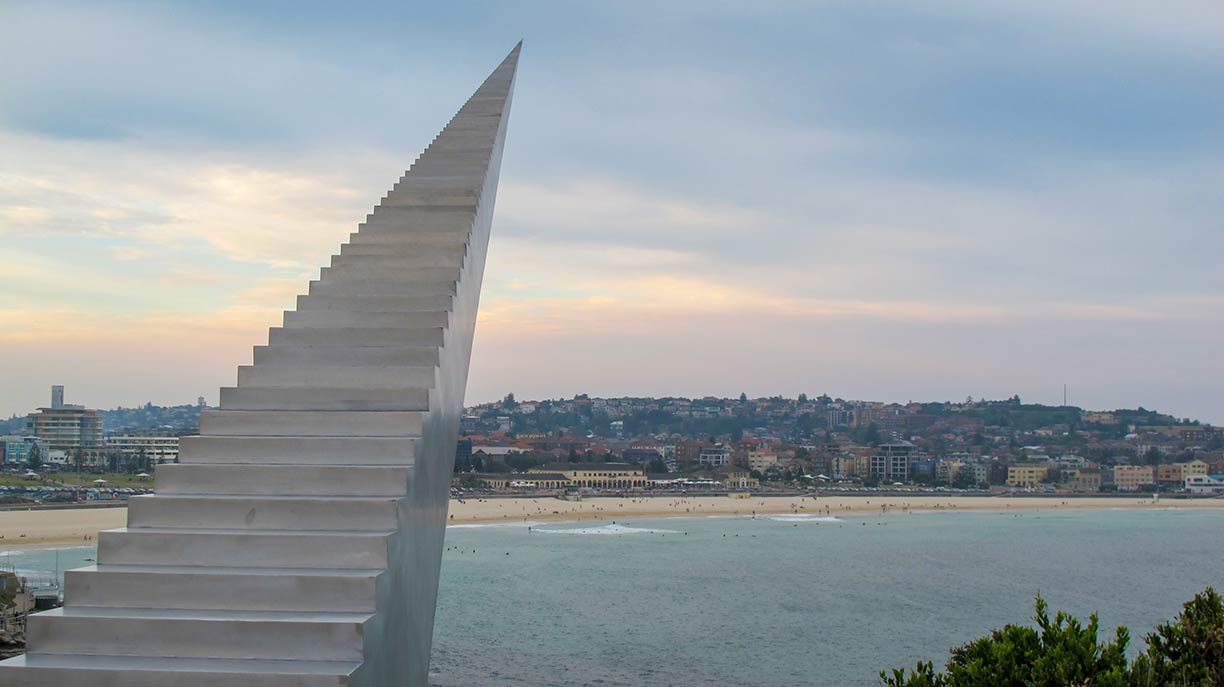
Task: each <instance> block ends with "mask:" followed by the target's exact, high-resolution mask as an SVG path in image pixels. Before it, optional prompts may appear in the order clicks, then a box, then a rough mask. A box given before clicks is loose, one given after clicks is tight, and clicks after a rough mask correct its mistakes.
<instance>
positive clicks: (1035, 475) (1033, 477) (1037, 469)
mask: <svg viewBox="0 0 1224 687" xmlns="http://www.w3.org/2000/svg"><path fill="white" fill-rule="evenodd" d="M1049 474H1050V469H1049V467H1047V466H1046V465H1044V464H1042V465H1033V464H1029V465H1009V466H1007V486H1009V487H1035V486H1037V485H1038V484H1041V483H1042V481H1044V480H1045V478H1046V476H1047V475H1049Z"/></svg>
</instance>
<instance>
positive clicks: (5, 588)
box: [0, 570, 35, 637]
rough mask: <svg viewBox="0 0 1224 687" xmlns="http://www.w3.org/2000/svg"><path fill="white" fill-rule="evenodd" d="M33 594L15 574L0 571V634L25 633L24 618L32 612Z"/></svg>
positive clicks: (33, 605) (33, 604)
mask: <svg viewBox="0 0 1224 687" xmlns="http://www.w3.org/2000/svg"><path fill="white" fill-rule="evenodd" d="M34 607H35V599H34V593H33V592H31V591H30V588H29V587H27V586H26V584H25V581H24V580H22V579H21V578H20V577H18V576H17V574H16V573H14V572H11V571H8V570H0V634H4V635H8V636H10V637H11V636H13V635H16V634H19V633H24V632H25V624H26V616H27V615H29V614H30V613H32V612H33V611H34Z"/></svg>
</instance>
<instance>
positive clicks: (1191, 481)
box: [1184, 475, 1224, 496]
mask: <svg viewBox="0 0 1224 687" xmlns="http://www.w3.org/2000/svg"><path fill="white" fill-rule="evenodd" d="M1184 487H1185V489H1186V491H1188V492H1190V493H1191V494H1207V495H1212V496H1215V495H1219V494H1224V475H1216V476H1211V475H1189V476H1187V477H1186V481H1185V482H1184Z"/></svg>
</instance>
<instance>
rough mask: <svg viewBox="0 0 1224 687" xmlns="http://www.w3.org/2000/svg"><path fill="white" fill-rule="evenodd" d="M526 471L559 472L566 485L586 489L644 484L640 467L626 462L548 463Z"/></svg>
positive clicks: (529, 473)
mask: <svg viewBox="0 0 1224 687" xmlns="http://www.w3.org/2000/svg"><path fill="white" fill-rule="evenodd" d="M527 473H528V475H531V474H542V473H551V474H559V475H561V476H562V477H564V478H565V479H566V480H568V484H567V485H566V486H569V487H581V488H587V489H642V488H645V486H646V473H645V471H644V470H643V469H642V467H641V466H640V465H629V464H628V463H550V464H548V465H541V466H539V467H534V468H531V469H530V470H528V471H527ZM522 476H523V475H515V477H522Z"/></svg>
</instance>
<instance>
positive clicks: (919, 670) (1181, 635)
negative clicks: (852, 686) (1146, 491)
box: [880, 587, 1224, 687]
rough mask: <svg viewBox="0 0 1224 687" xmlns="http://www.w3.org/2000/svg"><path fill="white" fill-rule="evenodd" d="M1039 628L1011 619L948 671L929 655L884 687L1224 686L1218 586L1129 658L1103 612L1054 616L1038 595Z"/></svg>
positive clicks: (1223, 617) (1123, 634)
mask: <svg viewBox="0 0 1224 687" xmlns="http://www.w3.org/2000/svg"><path fill="white" fill-rule="evenodd" d="M1035 607H1036V608H1035V611H1036V612H1035V613H1034V616H1033V620H1034V621H1035V622H1036V625H1037V626H1036V627H1027V626H1019V625H1007V626H1005V627H1004V628H1003V629H1001V630H995V631H994V632H992V633H991V634H990V635H988V636H986V637H981V638H979V639H976V640H974V641H972V642H969V643H968V644H965V645H964V646H961V647H958V648H956V649H953V650H952V655H951V657H950V658H949V659H948V664H947V669H946V672H942V673H940V672H936V671H935V668H934V665H933V664H932V663H930V662H919V663H918V665H917V666H916V667H915V668H914V669H913V670H912V671H906V670H904V669H895V670H893V671H892V673H891V674H889V673H888V672H881V673H880V680H881V682H882V684H883V685H884V687H1175V686H1176V687H1224V605H1222V603H1221V598H1220V595H1219V594H1217V593H1216V592H1215V590H1214V589H1212V588H1210V587H1209V588H1207V590H1206V591H1204V592H1203V593H1202V594H1199V595H1197V596H1195V597H1194V598H1193V599H1192V600H1190V601H1189V602H1187V603H1186V604H1185V605H1184V606H1183V607H1182V612H1181V614H1180V615H1179V616H1178V617H1177V619H1175V620H1174V621H1172V622H1170V623H1167V624H1164V625H1160V626H1159V627H1157V628H1156V631H1155V632H1153V633H1152V634H1150V635H1148V636H1147V637H1146V643H1147V650H1146V651H1145V652H1144V653H1142V654H1140V655H1139V657H1138V658H1136V659H1135V661H1134V662H1133V663H1130V664H1128V663H1127V661H1126V646H1127V644H1128V643H1129V641H1130V633H1129V632H1128V631H1127V629H1126V628H1125V627H1119V628H1118V629H1117V630H1115V631H1114V636H1113V639H1112V640H1110V641H1106V642H1102V641H1100V640H1099V639H1098V632H1099V629H1100V628H1099V624H1098V622H1097V616H1096V615H1095V614H1093V615H1092V616H1090V617H1089V619H1088V623H1087V624H1086V625H1085V624H1083V623H1081V622H1080V621H1079V620H1078V619H1077V618H1075V617H1074V616H1072V615H1070V614H1068V613H1064V612H1062V611H1059V612H1058V613H1056V614H1055V615H1054V619H1053V620H1051V619H1050V615H1049V610H1048V607H1047V605H1046V602H1045V600H1044V599H1042V598H1041V597H1040V596H1038V597H1037V600H1036V603H1035Z"/></svg>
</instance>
